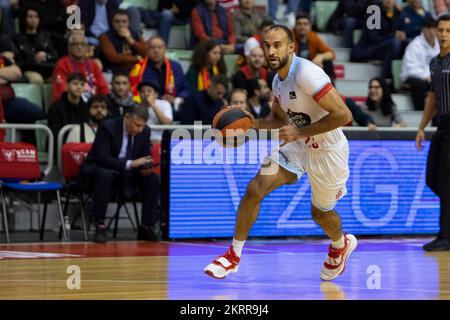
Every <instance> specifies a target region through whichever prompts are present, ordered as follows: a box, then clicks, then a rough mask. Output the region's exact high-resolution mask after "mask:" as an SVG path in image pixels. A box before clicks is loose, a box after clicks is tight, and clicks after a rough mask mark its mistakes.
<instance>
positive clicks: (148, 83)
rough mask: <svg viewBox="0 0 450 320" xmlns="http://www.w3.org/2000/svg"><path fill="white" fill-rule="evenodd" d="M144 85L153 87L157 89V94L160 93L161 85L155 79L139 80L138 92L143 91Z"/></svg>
mask: <svg viewBox="0 0 450 320" xmlns="http://www.w3.org/2000/svg"><path fill="white" fill-rule="evenodd" d="M143 87H150V88H153V90H155V92H156V94H159V91H160V90H161V87H160V86H159V84H158V83H156V82H155V81H145V80H144V81H141V82H139V84H138V86H137V89H138V92H141V89H142V88H143Z"/></svg>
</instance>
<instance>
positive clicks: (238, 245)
mask: <svg viewBox="0 0 450 320" xmlns="http://www.w3.org/2000/svg"><path fill="white" fill-rule="evenodd" d="M244 244H245V240H244V241H239V240H236V239H234V238H233V244H232V246H233V250H234V252H235V253H236V256H238V257H239V258H240V257H241V253H242V248H243V247H244Z"/></svg>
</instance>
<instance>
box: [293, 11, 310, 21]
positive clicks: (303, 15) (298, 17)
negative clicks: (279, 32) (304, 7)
mask: <svg viewBox="0 0 450 320" xmlns="http://www.w3.org/2000/svg"><path fill="white" fill-rule="evenodd" d="M300 19H306V20H308V21H309V23H311V17H310V16H309V14H306V13H303V12H300V13H299V14H298V15H297V16H296V17H295V21H296V22H297V20H300Z"/></svg>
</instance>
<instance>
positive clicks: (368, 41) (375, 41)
mask: <svg viewBox="0 0 450 320" xmlns="http://www.w3.org/2000/svg"><path fill="white" fill-rule="evenodd" d="M399 19H400V11H399V10H398V9H397V7H396V5H395V1H394V0H383V3H382V5H381V25H380V29H372V30H371V29H368V27H367V24H363V31H362V35H361V39H360V40H359V42H358V43H357V44H356V46H355V47H354V48H353V49H352V51H351V60H352V61H354V62H363V61H368V60H382V61H383V68H382V73H381V77H382V78H384V79H389V80H388V82H392V79H393V77H392V67H391V64H392V60H394V59H398V58H400V57H401V55H402V51H403V46H404V44H405V40H406V34H405V33H404V32H402V31H398V30H397V29H396V27H397V25H398V24H399V21H400V20H399Z"/></svg>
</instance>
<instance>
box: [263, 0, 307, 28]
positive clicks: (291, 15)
mask: <svg viewBox="0 0 450 320" xmlns="http://www.w3.org/2000/svg"><path fill="white" fill-rule="evenodd" d="M278 2H279V0H268V6H269V16H270V18H271V19H272V20H278V19H277V12H278ZM285 2H286V1H285ZM310 11H311V0H287V6H286V12H285V17H286V20H287V23H286V25H287V26H288V28H293V27H294V25H295V17H296V15H297V14H298V13H305V14H308V15H309V13H310Z"/></svg>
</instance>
